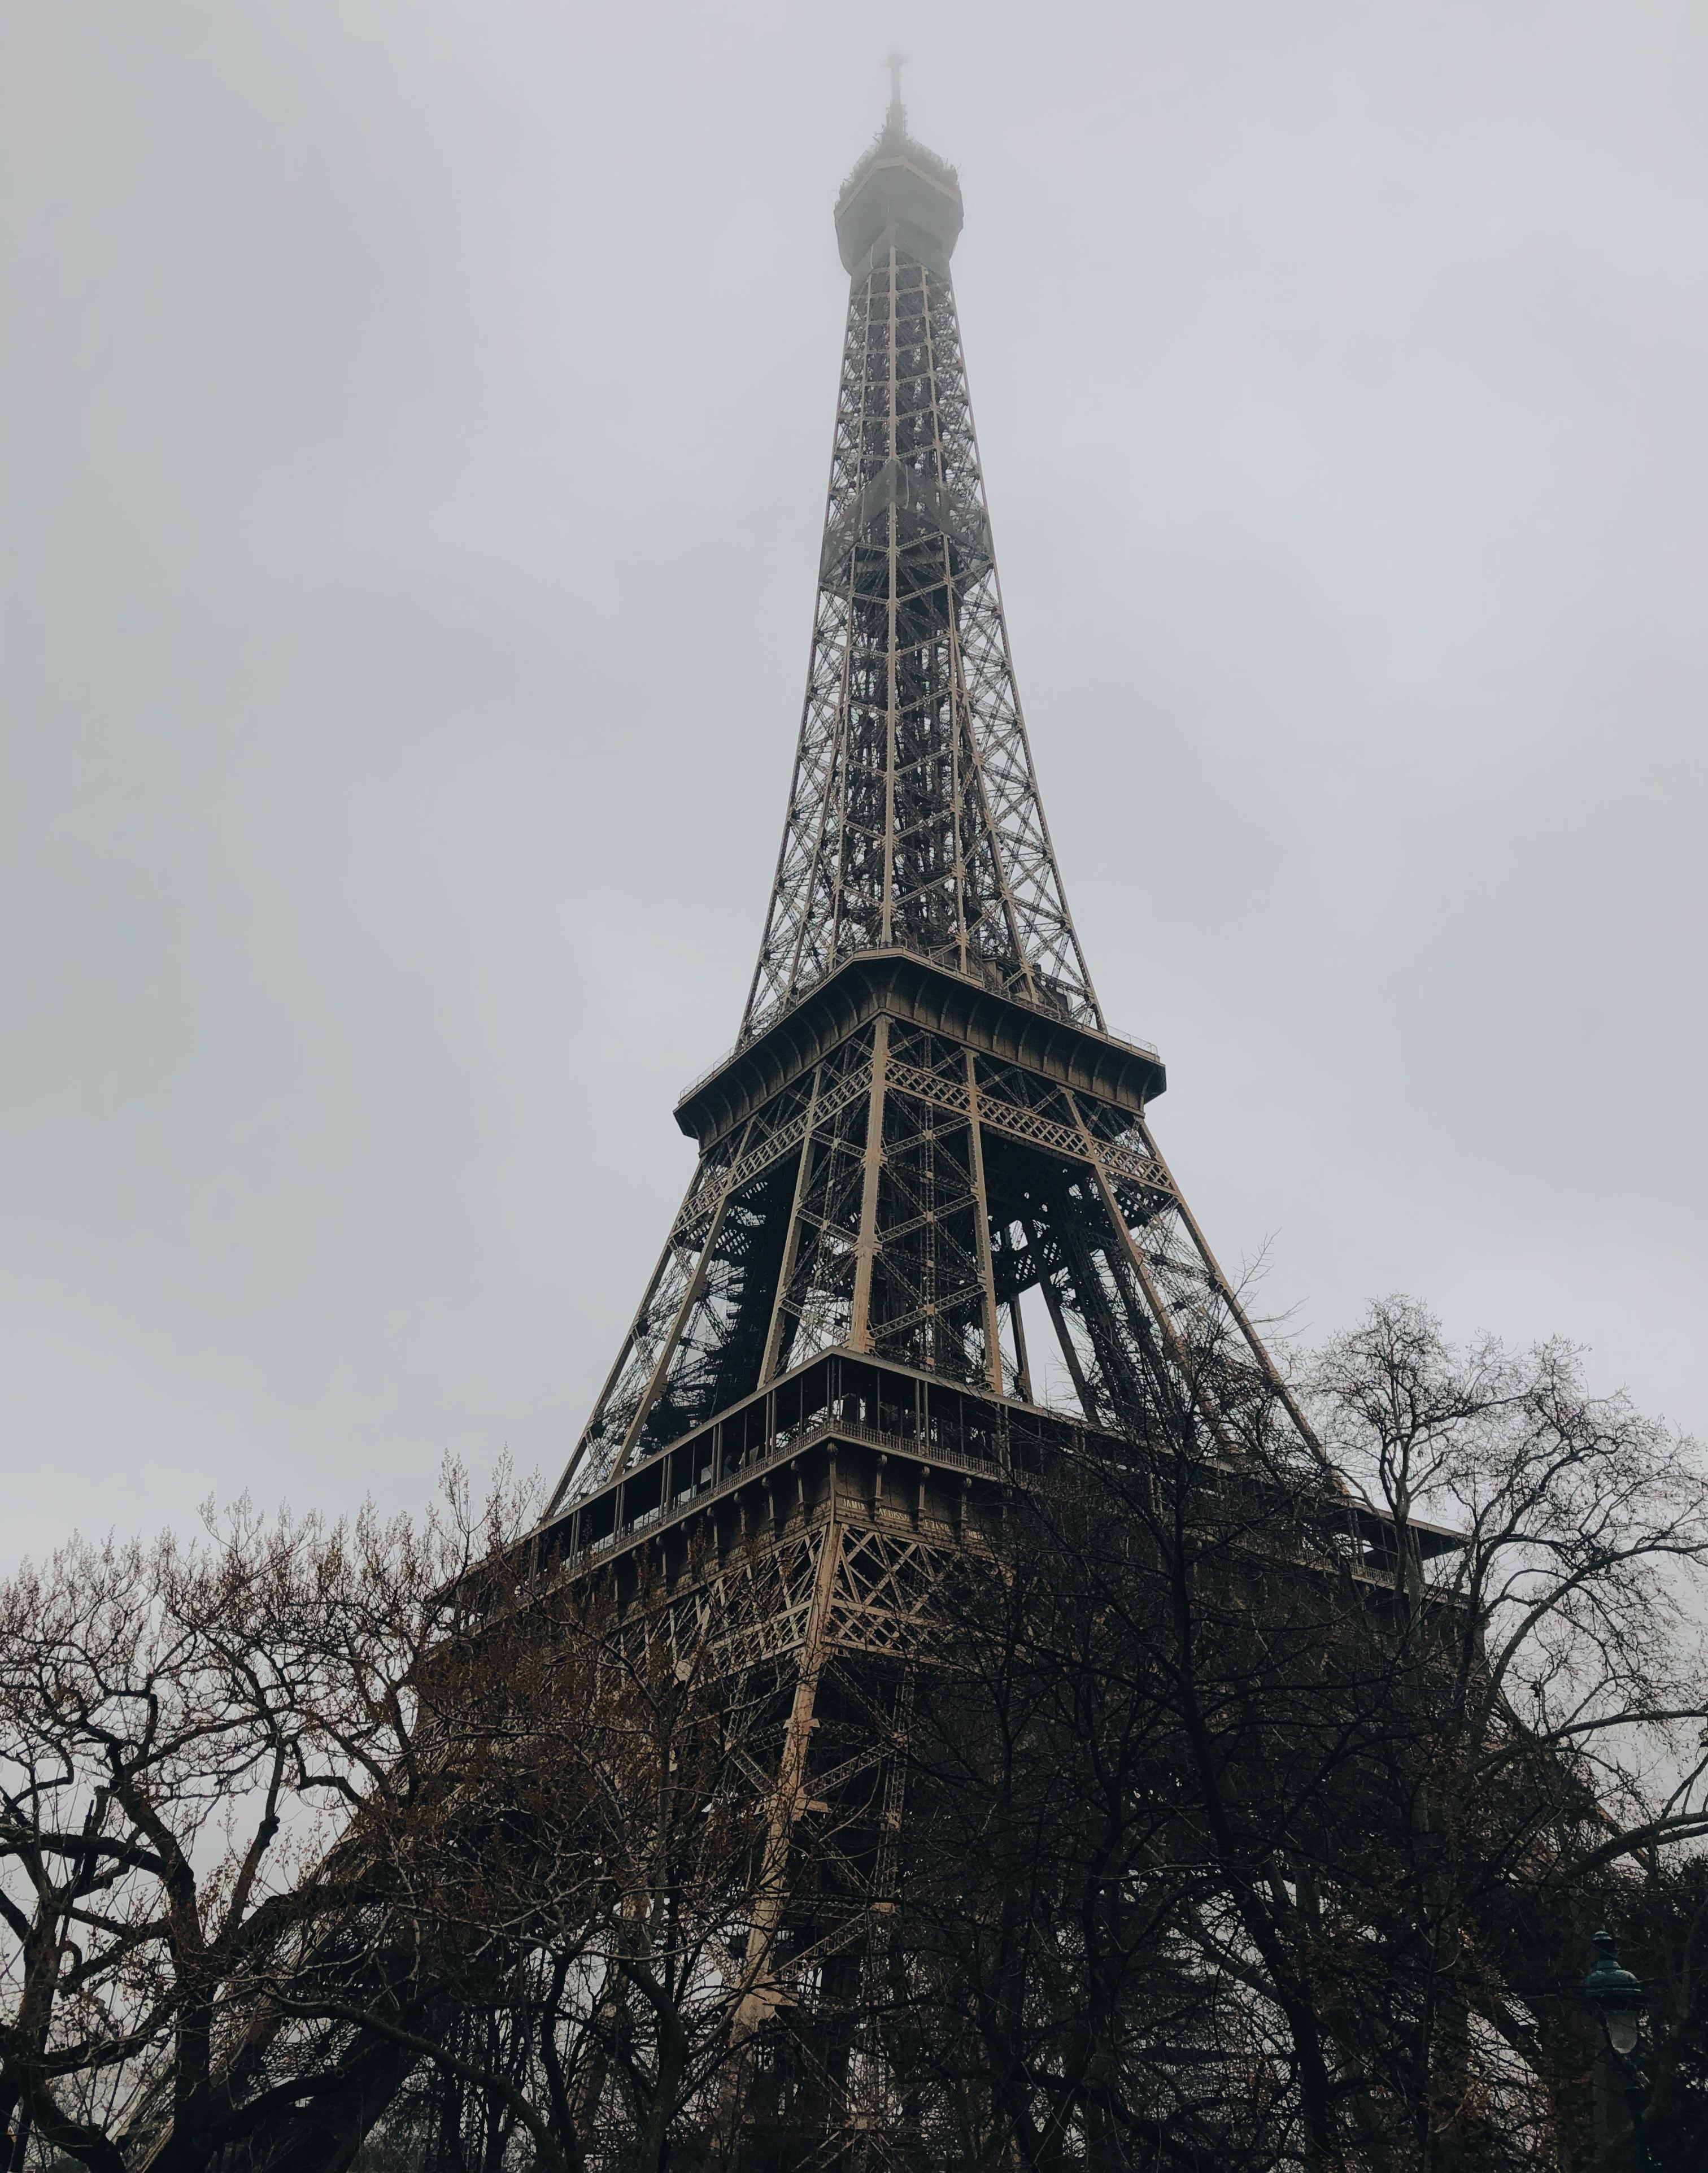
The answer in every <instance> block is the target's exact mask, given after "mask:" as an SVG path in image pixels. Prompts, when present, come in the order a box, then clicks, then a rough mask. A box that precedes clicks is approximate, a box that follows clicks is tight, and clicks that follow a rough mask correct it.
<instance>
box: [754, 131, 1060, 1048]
mask: <svg viewBox="0 0 1708 2173" xmlns="http://www.w3.org/2000/svg"><path fill="white" fill-rule="evenodd" d="M886 169H889V170H892V171H893V170H897V169H899V173H898V175H897V178H899V179H901V180H902V181H913V182H914V183H915V185H916V186H915V191H914V193H915V196H916V197H917V196H918V194H919V191H920V190H921V189H923V190H924V191H928V192H929V191H933V190H934V188H935V195H933V194H931V193H928V194H927V195H926V196H925V198H924V202H923V204H922V203H921V202H918V201H914V202H912V203H911V205H910V208H912V209H913V211H914V212H915V213H918V214H919V215H920V217H921V218H924V220H925V221H926V222H927V224H923V225H922V224H920V223H919V218H915V219H911V220H910V219H908V218H898V217H893V216H892V217H888V218H886V217H884V216H883V214H884V213H885V212H886V210H887V211H893V210H894V208H895V206H894V204H893V202H892V201H891V200H889V199H887V198H886V199H885V200H884V201H883V202H881V203H880V204H879V206H878V208H876V210H873V211H870V212H869V213H868V215H867V217H866V218H865V221H864V222H862V221H861V220H860V219H859V217H858V216H857V214H858V213H859V211H860V210H861V208H863V207H862V205H861V203H860V202H859V198H860V197H861V196H862V194H863V193H865V194H866V195H871V194H873V193H875V192H876V191H878V190H879V189H881V187H882V186H883V182H884V176H885V172H886ZM939 198H940V201H938V200H937V199H939ZM849 213H854V214H856V216H854V218H849V216H848V214H849ZM875 222H877V223H880V224H879V231H878V232H877V234H876V237H875V238H874V239H873V240H871V242H870V245H868V246H867V247H866V248H865V252H864V254H863V255H860V256H857V257H856V258H855V260H854V263H853V264H852V265H851V267H850V268H851V269H852V271H853V273H854V279H853V286H852V289H851V292H850V294H849V314H848V326H847V333H846V337H845V339H844V342H843V366H842V382H841V390H840V394H839V396H838V404H837V420H836V434H835V440H834V446H833V450H832V458H831V472H830V488H829V492H828V495H827V503H826V507H825V524H824V545H823V549H822V553H821V555H820V560H819V589H818V604H817V610H816V617H815V620H814V625H813V639H812V653H811V666H810V668H809V671H808V676H807V689H806V704H805V707H804V709H803V713H802V717H801V725H800V741H799V745H798V747H797V749H796V752H795V771H794V775H793V778H792V779H791V782H790V787H789V812H788V817H787V819H786V821H785V823H784V836H783V846H782V850H781V852H780V854H779V858H778V864H777V876H776V882H775V884H774V887H773V893H772V899H771V905H770V909H769V911H768V914H767V916H766V924H765V934H764V939H763V941H762V943H761V946H760V951H759V960H758V964H757V968H756V969H755V972H754V977H753V984H752V989H751V990H750V991H749V995H748V1000H747V1007H746V1015H745V1016H744V1018H743V1021H742V1028H741V1032H742V1038H743V1039H744V1040H746V1039H749V1038H752V1036H753V1035H755V1034H757V1033H760V1032H761V1031H762V1029H763V1027H765V1025H766V1024H767V1022H768V1021H769V1020H770V1019H772V1018H773V1017H774V1016H776V1014H777V1013H778V1012H779V1011H781V1010H783V1009H784V1008H786V1007H787V1006H789V1004H791V1003H793V1002H795V1001H796V1000H798V999H799V998H800V995H802V994H803V993H804V992H805V991H806V990H807V989H810V988H811V987H812V986H813V985H814V984H816V983H817V982H819V981H820V980H822V979H823V978H824V976H825V975H826V974H827V973H830V972H831V971H832V969H833V968H834V967H835V966H836V964H837V963H838V961H839V960H841V959H842V958H843V957H848V956H849V954H850V953H852V952H857V951H859V950H863V949H869V948H875V947H881V946H891V945H900V946H905V947H906V948H908V949H909V950H913V951H916V952H919V953H921V954H923V955H924V956H926V957H932V958H935V959H936V960H938V961H939V962H940V963H945V964H951V965H953V966H955V967H956V968H958V969H959V970H961V971H962V972H971V973H978V974H980V975H983V976H987V977H989V978H991V979H993V980H994V981H996V982H998V983H999V984H1001V985H1002V986H1004V987H1006V988H1008V989H1011V990H1013V991H1014V992H1015V993H1016V995H1021V996H1023V997H1024V998H1025V999H1026V1000H1028V1001H1030V1002H1034V1003H1041V1004H1046V1005H1050V1006H1057V1007H1059V1008H1060V1009H1061V1010H1062V1011H1064V1013H1065V1014H1066V1015H1068V1016H1072V1017H1074V1018H1076V1019H1080V1020H1083V1021H1085V1022H1088V1023H1091V1024H1093V1025H1101V1024H1102V1015H1101V1013H1100V1012H1099V1011H1098V1009H1097V1000H1096V995H1095V993H1094V991H1093V989H1092V986H1091V976H1090V974H1089V973H1087V972H1086V963H1085V959H1084V957H1083V956H1082V955H1081V952H1080V942H1079V938H1078V936H1077V935H1076V934H1075V930H1074V925H1073V922H1072V919H1070V915H1069V913H1068V908H1067V901H1066V898H1065V896H1064V892H1063V888H1062V882H1061V876H1060V874H1059V871H1058V870H1057V867H1056V863H1055V856H1054V853H1053V849H1052V847H1051V844H1050V836H1049V830H1048V825H1047V824H1046V822H1045V821H1044V814H1043V802H1042V801H1041V800H1040V799H1039V797H1038V791H1037V779H1036V775H1035V774H1034V770H1033V766H1032V751H1031V748H1030V747H1029V745H1028V743H1027V739H1026V725H1025V721H1024V719H1023V717H1022V715H1021V706H1020V698H1019V696H1018V694H1017V693H1016V688H1015V680H1014V671H1013V667H1012V665H1011V663H1010V656H1009V646H1008V629H1007V626H1006V623H1005V620H1004V617H1003V611H1002V597H1001V592H1000V589H999V584H998V580H997V573H996V561H995V556H994V549H993V547H992V543H991V537H990V523H989V515H988V514H987V511H986V508H985V501H984V483H983V474H982V472H981V470H980V467H979V461H978V441H977V439H976V438H975V435H974V433H973V409H972V404H971V402H970V400H969V398H968V395H967V372H966V365H965V362H964V359H963V357H962V346H961V328H960V324H959V321H958V319H957V316H956V308H955V292H954V287H953V284H952V283H951V278H950V276H949V262H948V251H947V249H946V248H945V247H943V246H942V243H943V240H944V238H945V235H946V237H947V240H948V245H949V247H951V248H952V246H953V237H954V235H955V233H956V232H958V230H959V228H960V223H961V219H960V191H959V189H958V187H957V186H956V185H955V183H954V182H953V181H952V178H946V170H945V169H943V168H942V167H941V166H940V164H939V163H938V162H937V161H936V160H935V159H931V158H930V157H929V154H924V153H922V152H921V151H920V150H919V147H918V146H916V145H914V144H913V143H911V142H910V140H909V139H908V137H906V136H905V134H904V133H903V132H902V131H901V130H900V129H899V128H896V129H893V130H892V131H889V132H886V137H885V138H884V139H883V140H882V141H881V143H880V144H879V145H878V147H877V148H876V152H875V154H873V157H872V159H871V162H870V167H869V168H868V170H867V171H866V172H865V174H864V175H862V174H861V173H860V172H859V170H857V172H856V175H855V177H854V182H853V184H852V186H851V190H850V191H848V192H845V195H844V207H843V213H840V214H839V217H838V226H839V229H841V230H842V233H843V254H844V261H847V260H848V258H849V255H850V254H851V251H852V250H853V249H854V248H855V247H857V246H858V245H859V243H860V242H862V241H864V240H865V235H866V233H867V231H868V229H869V228H870V225H871V224H874V223H875ZM934 227H935V229H936V230H935V232H934V231H933V230H932V229H933V228H934Z"/></svg>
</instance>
